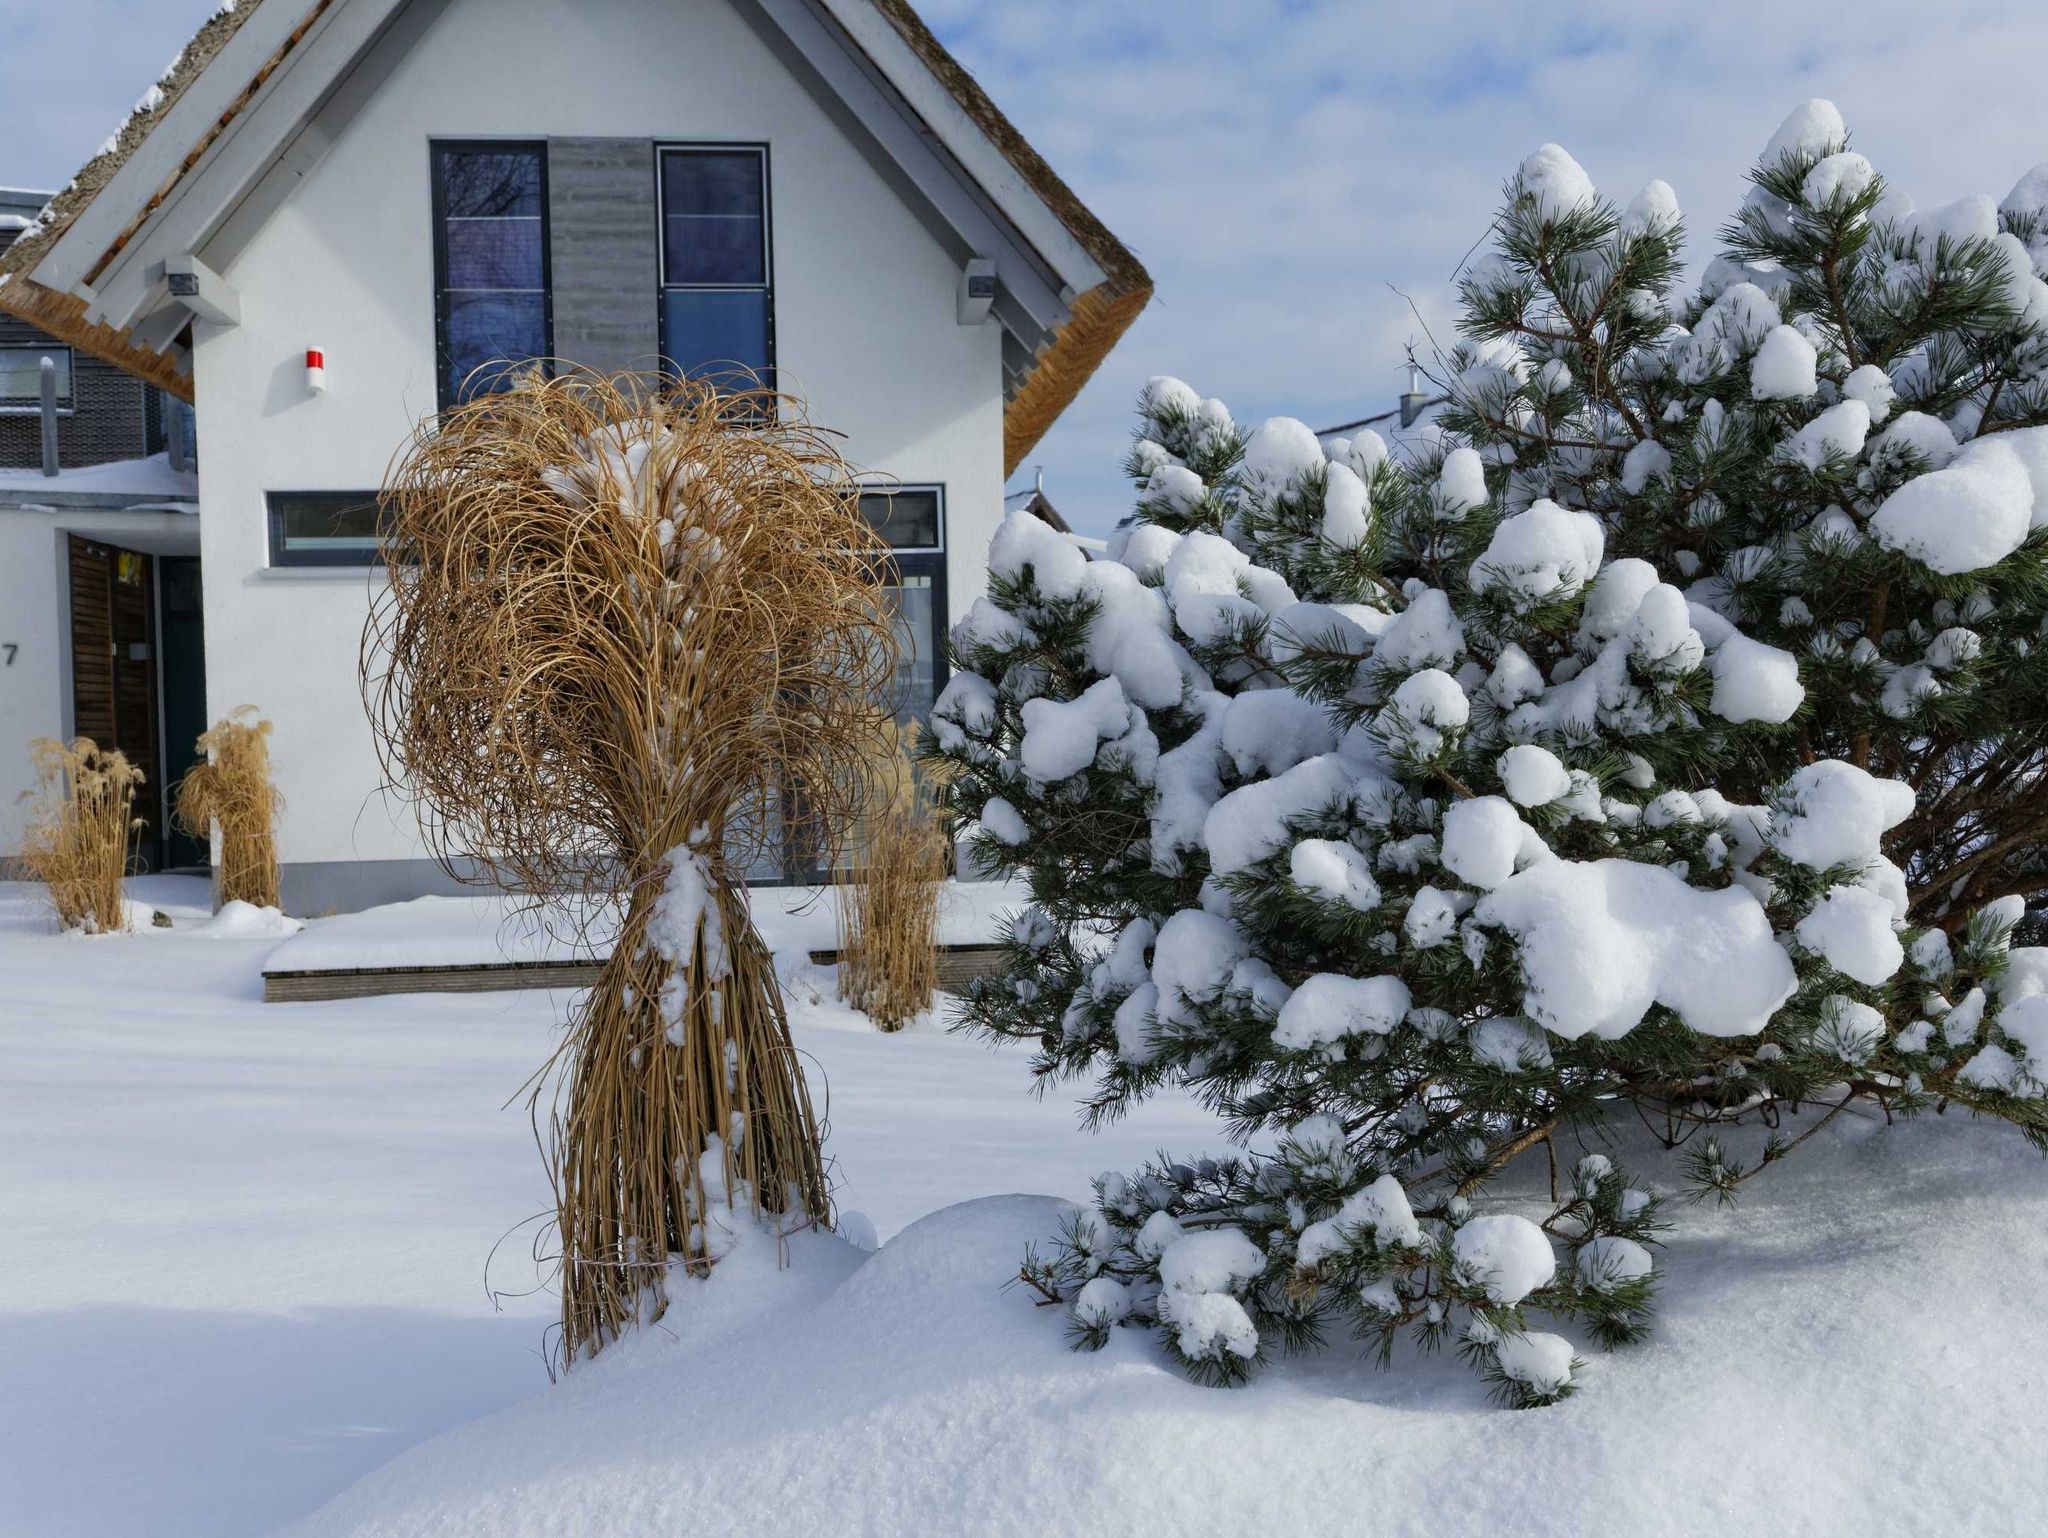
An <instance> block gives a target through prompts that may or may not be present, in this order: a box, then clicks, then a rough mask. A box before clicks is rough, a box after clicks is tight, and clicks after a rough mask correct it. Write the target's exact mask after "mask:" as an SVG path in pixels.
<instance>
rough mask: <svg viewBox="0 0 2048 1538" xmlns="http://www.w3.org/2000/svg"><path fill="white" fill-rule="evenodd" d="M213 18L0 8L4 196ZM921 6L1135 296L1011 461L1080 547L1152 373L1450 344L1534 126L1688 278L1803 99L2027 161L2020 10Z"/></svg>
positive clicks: (1950, 164)
mask: <svg viewBox="0 0 2048 1538" xmlns="http://www.w3.org/2000/svg"><path fill="white" fill-rule="evenodd" d="M565 3H568V0H565ZM586 3H588V0H586ZM609 3H618V0H609ZM649 3H658V0H649ZM211 8H212V0H62V3H53V0H0V35H4V36H6V37H8V38H9V40H10V46H9V47H8V48H7V49H6V50H5V51H4V53H0V184H15V185H20V184H29V185H34V184H39V183H40V184H48V185H60V184H61V183H62V182H64V181H65V180H68V179H69V177H70V175H71V173H72V172H73V171H74V170H75V169H76V168H77V167H78V165H79V164H80V163H81V162H82V161H83V160H84V159H85V158H86V157H87V156H89V155H90V154H91V153H92V151H93V150H94V149H95V148H96V147H97V146H98V144H99V143H100V141H101V140H102V139H103V138H104V137H105V136H106V134H107V132H108V131H109V129H111V128H112V126H113V125H114V124H115V123H116V122H117V121H118V120H119V119H120V117H121V115H122V113H123V112H125V111H126V110H127V108H128V106H129V104H130V103H131V102H133V101H134V99H135V98H136V97H137V96H139V95H140V94H141V93H142V91H143V89H144V88H145V87H146V86H147V85H148V83H149V82H150V81H151V80H152V79H153V78H154V77H155V76H156V74H157V73H158V72H159V71H160V70H162V69H163V67H164V65H165V63H166V62H167V61H168V60H169V59H170V57H171V56H172V55H173V54H174V53H175V52H176V50H177V49H178V47H179V46H180V45H181V44H182V43H183V42H184V40H185V38H186V37H187V36H189V34H190V33H191V32H192V30H193V29H194V28H195V27H196V25H197V23H198V22H199V21H200V20H201V19H202V18H203V17H204V15H205V14H206V13H207V11H209V10H210V9H211ZM921 8H922V10H923V12H924V14H925V16H926V19H927V20H928V21H930V22H931V24H932V26H933V27H934V28H935V29H936V30H937V31H938V32H939V34H940V35H941V36H942V37H943V38H944V39H945V40H946V42H947V43H948V44H949V45H950V46H951V47H952V48H953V49H954V50H955V51H956V52H957V53H958V54H959V55H960V57H961V59H962V60H963V61H964V62H965V63H966V64H967V65H968V67H969V68H971V69H973V70H974V71H975V72H976V74H978V75H979V76H980V77H981V80H982V82H983V84H984V85H985V86H987V88H988V90H989V92H990V94H991V95H992V96H993V97H994V98H995V99H996V101H997V102H998V103H999V104H1001V105H1002V107H1003V108H1004V109H1005V110H1006V111H1007V112H1008V113H1009V114H1010V115H1011V117H1012V118H1014V119H1015V120H1016V122H1017V124H1018V126H1019V127H1021V128H1022V129H1023V130H1024V132H1025V134H1026V135H1027V136H1028V137H1030V138H1031V139H1032V141H1033V142H1034V143H1035V144H1036V145H1037V146H1038V147H1039V149H1040V150H1041V151H1043V153H1044V154H1045V155H1046V157H1047V159H1049V160H1050V161H1051V162H1052V163H1053V165H1054V166H1055V167H1056V168H1057V169H1058V170H1059V171H1060V172H1061V174H1062V175H1064V176H1065V177H1066V178H1067V180H1068V181H1069V182H1070V183H1072V185H1073V186H1074V187H1075V189H1076V190H1077V191H1078V192H1080V194H1081V195H1082V196H1083V197H1084V198H1085V199H1086V200H1087V201H1088V202H1089V203H1090V205H1091V206H1092V207H1093V208H1094V209H1095V211H1096V212H1097V213H1098V214H1100V215H1101V216H1102V218H1103V219H1104V221H1105V222H1106V223H1108V225H1109V226H1110V228H1112V229H1113V230H1115V231H1116V232H1117V233H1118V234H1119V235H1120V236H1122V237H1123V238H1124V240H1125V241H1126V242H1127V243H1128V244H1130V245H1131V246H1132V248H1133V249H1135V250H1136V251H1137V252H1138V254H1139V255H1140V256H1141V257H1142V258H1143V259H1144V261H1145V262H1146V264H1147V265H1148V266H1149V267H1150V268H1151V270H1152V273H1153V276H1154V278H1155V280H1156V282H1157V284H1158V298H1157V299H1156V300H1155V302H1154V304H1153V307H1152V308H1151V309H1150V310H1149V311H1148V312H1147V313H1146V315H1145V316H1144V317H1143V318H1141V319H1140V321H1139V322H1138V324H1137V326H1136V327H1135V328H1134V329H1133V331H1132V333H1131V335H1130V336H1129V337H1128V338H1127V339H1126V341H1125V342H1124V344H1123V345H1122V346H1121V347H1120V348H1119V349H1118V350H1117V352H1116V353H1115V354H1113V355H1112V356H1111V358H1110V359H1109V362H1108V363H1107V364H1106V365H1105V366H1104V368H1103V370H1102V372H1101V373H1100V374H1099V375H1098V376H1097V378H1096V380H1095V381H1094V382H1093V383H1092V384H1091V385H1090V386H1089V388H1088V389H1087V390H1086V391H1085V392H1084V393H1083V395H1082V396H1081V398H1080V400H1079V401H1077V402H1076V403H1075V405H1074V407H1073V408H1072V409H1071V410H1070V411H1069V412H1068V413H1067V416H1066V417H1065V418H1064V419H1063V420H1062V421H1061V422H1060V424H1059V425H1058V426H1057V427H1055V428H1054V430H1053V432H1052V433H1051V434H1050V435H1049V436H1048V437H1047V438H1046V440H1045V442H1044V444H1043V445H1041V447H1040V450H1039V452H1038V453H1036V454H1035V455H1033V457H1032V458H1033V463H1034V464H1042V465H1043V466H1044V468H1045V474H1046V482H1047V488H1048V490H1049V491H1050V492H1051V494H1052V496H1053V498H1054V500H1055V501H1056V502H1058V503H1059V504H1060V506H1061V507H1062V508H1063V509H1064V510H1066V511H1068V512H1069V514H1070V516H1072V517H1073V518H1074V521H1075V522H1076V523H1077V525H1080V526H1082V527H1084V528H1088V529H1093V530H1098V531H1099V530H1102V529H1104V528H1106V527H1107V526H1108V525H1110V524H1111V523H1113V522H1114V521H1115V519H1116V518H1117V516H1118V515H1119V514H1120V513H1121V512H1122V511H1123V510H1124V508H1125V507H1126V506H1127V504H1128V500H1129V498H1128V493H1127V491H1126V489H1125V486H1124V483H1123V481H1122V477H1121V475H1120V473H1119V471H1118V465H1119V463H1120V462H1121V460H1122V457H1123V451H1124V448H1125V445H1126V442H1127V439H1128V433H1129V422H1130V411H1129V407H1130V402H1131V400H1132V399H1133V398H1134V397H1135V395H1136V393H1137V390H1138V388H1139V386H1140V385H1142V384H1143V382H1144V381H1145V379H1146V378H1147V377H1148V376H1149V375H1151V374H1155V373H1174V374H1179V375H1181V376H1182V377H1184V378H1186V379H1187V380H1188V381H1189V382H1190V383H1192V384H1193V385H1195V386H1196V387H1197V388H1198V389H1200V390H1201V391H1202V392H1203V393H1205V394H1212V395H1218V396H1221V397H1222V398H1223V399H1224V400H1226V401H1227V402H1229V403H1230V405H1231V406H1232V408H1233V409H1234V410H1235V411H1236V412H1237V413H1238V414H1239V416H1240V417H1243V418H1248V419H1252V420H1257V419H1259V418H1262V417H1264V416H1267V415H1269V414H1274V413H1286V414H1288V415H1294V416H1300V417H1303V418H1305V419H1307V420H1308V421H1309V422H1310V423H1311V424H1312V425H1315V426H1322V425H1325V424H1327V423H1330V422H1335V421H1340V420H1344V419H1346V418H1350V417H1355V416H1359V415H1362V414H1364V413H1365V412H1367V411H1371V410H1379V409H1384V408H1385V407H1387V406H1389V405H1391V404H1392V402H1393V398H1394V396H1395V395H1396V393H1397V392H1398V391H1399V390H1400V388H1401V383H1402V357H1403V353H1404V350H1405V348H1406V347H1407V346H1408V345H1409V344H1410V343H1411V342H1413V343H1415V344H1416V345H1417V346H1418V347H1419V348H1422V349H1424V350H1426V349H1427V348H1428V346H1429V345H1430V337H1431V336H1432V335H1434V336H1435V337H1436V338H1437V339H1439V340H1448V339H1449V337H1450V335H1451V329H1450V322H1451V319H1452V316H1451V298H1452V291H1451V284H1450V278H1451V274H1452V272H1453V271H1454V270H1455V268H1456V266H1457V263H1458V261H1459V259H1460V257H1461V256H1462V255H1463V254H1464V253H1465V251H1466V250H1467V249H1468V248H1469V247H1470V246H1471V245H1472V243H1473V242H1474V241H1475V240H1476V239H1477V238H1478V237H1479V236H1480V235H1481V234H1482V232H1483V231H1484V230H1485V228H1486V224H1487V220H1488V218H1489V216H1490V213H1491V210H1492V207H1493V204H1494V202H1495V200H1496V198H1497V197H1498V194H1499V190H1500V186H1501V183H1502V182H1503V181H1504V180H1505V179H1506V178H1507V177H1508V176H1509V175H1511V174H1512V172H1513V170H1514V168H1515V165H1516V163H1517V162H1518V161H1519V160H1520V159H1521V157H1522V156H1523V155H1524V154H1526V153H1527V152H1528V151H1529V150H1531V149H1533V148H1534V147H1535V146H1536V145H1538V144H1540V143H1542V142H1543V141H1545V140H1555V141H1557V142H1559V143H1561V144H1563V145H1564V146H1565V147H1566V148H1567V149H1569V150H1570V151H1571V152H1572V153H1573V154H1574V155H1576V156H1577V157H1578V158H1579V159H1580V160H1581V161H1582V162H1584V164H1585V166H1586V168H1587V169H1588V170H1589V171H1590V172H1591V173H1592V175H1593V178H1594V181H1595V182H1596V183H1597V184H1598V185H1599V186H1600V187H1601V188H1602V189H1603V190H1604V191H1606V192H1607V193H1609V194H1610V195H1613V196H1615V197H1617V198H1618V199H1620V200H1622V201H1626V200H1627V199H1628V198H1629V197H1631V196H1633V195H1634V193H1635V192H1636V190H1637V189H1638V188H1640V187H1641V185H1642V184H1643V183H1644V182H1646V181H1648V180H1649V179H1650V178H1651V177H1658V176H1661V177H1662V178H1664V179H1665V180H1666V181H1668V182H1670V183H1671V184H1672V185H1673V186H1674V187H1676V188H1677V190H1678V195H1679V201H1680V203H1681V205H1682V206H1683V208H1684V209H1685V211H1686V215H1687V220H1688V224H1689V227H1690V229H1691V230H1692V232H1693V241H1694V252H1695V255H1696V258H1697V261H1700V262H1703V261H1704V259H1705V257H1706V256H1707V255H1710V254H1711V250H1712V232H1713V229H1714V227H1715V226H1716V225H1718V224H1719V222H1720V221H1721V220H1722V219H1723V218H1725V217H1726V215H1727V214H1728V213H1729V211H1730V210H1731V209H1732V208H1733V207H1734V205H1735V203H1736V202H1737V201H1738V199H1739V198H1740V196H1741V194H1742V190H1743V181H1742V176H1743V172H1744V170H1745V169H1746V168H1747V166H1748V164H1749V162H1750V160H1751V159H1752V158H1753V157H1754V156H1755V154H1756V152H1757V151H1758V150H1759V149H1760V148H1761V147H1762V145H1763V143H1764V141H1765V140H1766V139H1767V138H1768V137H1769V136H1770V133H1771V130H1772V129H1773V128H1774V127H1775V126H1776V125H1777V123H1778V120H1779V119H1780V118H1781V117H1782V116H1783V115H1784V114H1785V113H1786V112H1787V111H1788V110H1789V109H1790V108H1792V107H1793V106H1795V105H1796V104H1798V103H1799V102H1800V101H1802V100H1804V99H1805V98H1807V97H1809V96H1816V95H1819V96H1828V97H1831V98H1833V99H1834V100H1835V101H1836V102H1837V103H1838V104H1839V105H1840V106H1841V108H1842V111H1843V113H1844V115H1845V116H1846V118H1847V119H1848V122H1849V127H1850V130H1851V133H1852V135H1853V137H1854V139H1855V142H1856V145H1857V147H1858V148H1859V149H1861V150H1863V151H1864V153H1866V154H1868V155H1870V156H1871V158H1872V159H1873V160H1874V161H1875V162H1876V163H1877V165H1878V168H1879V169H1880V170H1881V171H1883V172H1884V173H1885V174H1886V175H1887V176H1888V177H1889V178H1890V179H1891V180H1892V182H1893V183H1894V184H1895V185H1897V186H1900V187H1903V188H1904V189H1905V190H1906V191H1907V192H1909V193H1911V194H1912V195H1913V196H1914V197H1915V198H1916V199H1918V200H1919V201H1920V202H1921V203H1923V204H1925V203H1934V202H1942V201H1946V200H1948V199H1951V198H1955V197H1959V196H1961V195H1962V194H1964V193H1966V192H1989V193H1991V194H1993V195H1994V196H2002V195H2003V194H2004V192H2005V191H2006V189H2007V188H2009V187H2010V186H2011V185H2012V183H2013V182H2014V181H2015V180H2017V179H2018V177H2019V176H2020V174H2021V173H2022V172H2024V171H2025V170H2026V169H2027V168H2028V167H2029V166H2031V165H2033V164H2035V163H2036V162H2038V161H2041V160H2048V113H2044V112H2043V111H2042V110H2041V108H2040V106H2039V102H2040V100H2041V90H2040V70H2041V63H2042V61H2043V60H2044V59H2048V6H2041V5H2039V4H2038V3H2014V0H1997V3H1990V0H1976V3H1972V0H1959V3H1946V4H1943V5H1940V6H1936V5H1931V4H1928V3H1926V0H1911V3H1908V0H1861V3H1859V4H1856V5H1853V6H1845V5H1842V4H1840V3H1839V0H1826V3H1814V0H1770V3H1748V0H1717V3H1713V4H1710V5H1698V4H1691V3H1687V4H1660V3H1649V0H1568V3H1567V0H1546V3H1544V4H1540V5H1507V4H1500V3H1495V4H1485V5H1481V4H1465V3H1459V0H1401V3H1389V4H1382V3H1377V0H1001V3H996V0H926V3H924V4H923V6H922V7H921ZM1030 469H1031V467H1030V466H1028V465H1027V466H1026V468H1025V470H1024V471H1023V472H1021V473H1020V477H1019V479H1020V481H1021V480H1025V479H1027V478H1028V476H1029V474H1030Z"/></svg>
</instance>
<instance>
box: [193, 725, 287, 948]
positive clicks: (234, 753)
mask: <svg viewBox="0 0 2048 1538" xmlns="http://www.w3.org/2000/svg"><path fill="white" fill-rule="evenodd" d="M255 714H256V707H255V706H253V705H243V706H241V707H240V708H239V709H236V710H234V711H231V712H229V714H228V715H226V716H224V717H223V718H222V719H220V720H218V721H216V722H214V724H213V729H212V730H211V731H209V732H206V733H205V734H204V735H202V736H201V737H200V739H199V751H200V752H201V753H203V754H204V755H205V762H203V763H200V764H195V765H194V766H193V767H192V769H191V771H190V772H189V773H187V774H186V776H185V778H184V779H182V780H180V781H179V782H178V804H177V811H176V817H177V822H178V826H179V827H181V828H183V829H184V830H185V831H186V832H187V833H189V834H191V835H192V836H193V837H194V838H204V839H211V838H212V836H213V830H214V828H215V827H216V826H218V827H219V829H220V853H219V859H218V861H217V862H216V863H215V865H214V868H213V901H214V906H215V907H216V908H218V907H221V906H223V905H224V904H227V903H230V902H235V901H241V902H245V903H254V904H255V905H256V906H257V907H259V908H275V907H276V906H277V905H278V875H277V814H278V813H279V812H280V811H282V810H283V809H284V797H283V796H281V795H279V794H278V790H277V787H276V786H275V785H273V784H272V783H271V780H270V723H269V722H268V721H257V720H252V719H251V717H253V716H254V715H255Z"/></svg>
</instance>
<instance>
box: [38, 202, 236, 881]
mask: <svg viewBox="0 0 2048 1538" xmlns="http://www.w3.org/2000/svg"><path fill="white" fill-rule="evenodd" d="M49 196H50V195H49V194H48V193H44V192H23V191H18V190H15V189H12V188H0V264H4V260H5V255H6V252H7V249H8V248H9V247H10V246H12V245H13V244H14V242H15V241H16V240H17V239H18V238H19V237H20V236H21V234H22V232H23V231H24V230H26V229H28V228H29V227H30V226H31V225H32V224H33V223H34V221H35V218H36V216H37V215H38V214H39V213H40V212H41V211H42V208H43V206H44V204H46V203H47V202H48V201H49ZM45 358H48V359H50V360H51V362H52V363H53V364H54V365H55V369H56V380H55V383H56V386H57V403H56V404H57V411H56V429H57V431H56V449H57V456H56V458H57V468H58V471H59V473H58V474H57V475H55V476H47V475H45V474H43V473H42V471H43V420H42V361H43V359H45ZM167 415H169V413H167V411H166V408H165V402H164V397H163V394H162V392H161V391H159V390H157V389H156V388H155V387H154V386H152V385H148V384H145V383H143V382H142V381H141V380H139V379H137V378H135V377H134V376H133V375H132V374H129V373H126V372H124V371H123V370H122V369H120V368H117V367H116V366H114V365H113V364H111V363H108V362H106V361H104V360H102V359H100V358H98V357H95V356H94V355H93V354H92V353H90V352H87V351H85V350H84V349H83V348H80V347H74V346H71V345H70V344H68V343H66V342H63V341H60V340H58V339H57V338H55V337H52V336H51V335H49V334H48V333H47V332H45V331H43V330H41V329H39V328H37V327H36V326H33V325H30V324H29V323H28V322H26V321H23V320H21V319H19V318H17V317H16V316H14V315H10V314H7V313H4V311H0V616H4V619H0V825H4V826H5V827H6V828H7V830H8V831H7V836H6V837H5V838H0V865H4V864H5V863H6V862H5V856H6V855H7V854H9V853H11V852H14V851H15V850H17V849H18V848H19V844H18V842H17V840H16V838H15V836H14V831H15V825H16V820H17V819H18V817H19V815H20V806H19V802H20V798H21V795H22V793H23V792H24V791H26V790H28V789H29V788H30V786H31V772H30V761H29V746H28V745H29V743H30V742H31V741H33V740H34V739H35V738H37V737H57V738H63V739H67V740H68V739H70V738H72V737H80V736H83V737H91V738H92V739H93V740H94V741H96V742H99V743H102V744H105V745H109V746H114V747H118V748H120V749H121V750H122V751H123V752H124V753H126V754H127V755H128V756H129V757H130V758H131V759H132V760H133V761H134V762H135V763H137V764H138V765H140V766H141V767H142V770H143V773H144V775H145V776H146V778H145V781H144V785H143V789H142V792H141V794H140V795H139V796H138V798H137V806H136V811H137V814H138V816H140V818H141V819H142V824H143V827H142V833H141V839H140V852H141V856H142V859H143V861H144V863H145V864H147V865H150V866H152V867H155V866H162V865H180V864H193V863H200V864H203V863H204V862H205V860H206V849H205V846H204V845H203V844H201V843H199V842H198V841H196V840H192V839H186V838H181V837H178V836H176V835H175V834H173V833H172V832H171V830H170V828H169V825H168V810H169V808H168V806H167V805H166V801H165V796H166V792H167V787H169V786H171V785H173V784H175V783H176V781H177V779H178V777H179V776H181V775H182V774H183V773H184V772H185V769H186V768H187V767H188V766H189V765H190V763H191V761H192V757H193V746H192V744H193V739H194V738H195V737H196V736H197V735H198V734H199V733H200V732H202V731H204V730H205V729H206V685H205V677H204V671H203V669H204V656H203V643H202V641H201V637H200V631H199V522H198V519H197V518H196V517H195V516H193V515H194V514H196V513H197V512H198V511H199V507H198V500H197V498H198V486H197V482H196V481H195V479H194V478H193V476H192V475H191V474H190V473H181V472H177V471H173V470H172V469H171V468H170V466H169V464H168V462H167V459H166V456H165V455H164V452H163V451H164V448H165V430H166V418H167ZM152 455H153V456H156V457H154V458H149V457H146V456H152Z"/></svg>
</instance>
